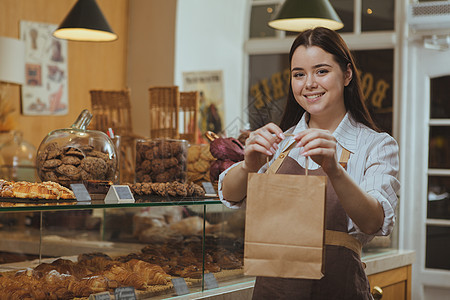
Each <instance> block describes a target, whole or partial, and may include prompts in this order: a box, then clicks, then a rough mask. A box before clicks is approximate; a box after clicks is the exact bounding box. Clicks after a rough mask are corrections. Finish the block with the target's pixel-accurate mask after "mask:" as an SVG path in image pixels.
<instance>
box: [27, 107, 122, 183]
mask: <svg viewBox="0 0 450 300" xmlns="http://www.w3.org/2000/svg"><path fill="white" fill-rule="evenodd" d="M91 119H92V114H91V113H90V112H89V111H88V110H87V109H85V110H83V111H82V112H81V114H80V115H79V116H78V118H77V120H76V121H75V123H73V124H72V126H71V127H70V128H65V129H57V130H54V131H52V132H50V133H49V134H48V135H47V136H46V137H45V138H44V139H43V140H42V142H41V144H40V146H39V148H38V152H37V156H36V167H37V170H38V175H39V178H40V179H41V180H42V181H54V182H57V183H59V184H61V185H63V186H66V187H70V184H72V183H82V182H83V181H86V180H105V181H114V179H115V178H117V174H116V170H117V154H116V149H115V147H114V144H113V142H112V141H111V139H110V138H109V137H108V136H107V135H106V134H105V133H103V132H101V131H97V130H87V129H86V128H87V126H88V125H89V123H90V121H91Z"/></svg>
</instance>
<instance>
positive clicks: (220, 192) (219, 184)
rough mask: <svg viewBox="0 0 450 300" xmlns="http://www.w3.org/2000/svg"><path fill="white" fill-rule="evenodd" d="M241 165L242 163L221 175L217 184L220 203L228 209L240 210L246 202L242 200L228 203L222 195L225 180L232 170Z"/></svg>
mask: <svg viewBox="0 0 450 300" xmlns="http://www.w3.org/2000/svg"><path fill="white" fill-rule="evenodd" d="M240 163H241V162H238V163H235V164H234V165H232V166H231V167H229V168H228V169H226V170H225V171H223V172H222V173H220V175H219V182H218V184H217V189H218V191H217V194H218V195H219V199H220V201H221V202H222V203H223V204H224V205H225V206H226V207H228V208H240V207H241V206H242V203H243V202H244V200H242V201H241V202H230V201H227V200H226V199H224V198H223V193H222V184H223V179H224V178H225V176H226V175H227V173H228V172H229V171H230V170H231V169H233V168H235V167H236V166H237V165H238V164H240Z"/></svg>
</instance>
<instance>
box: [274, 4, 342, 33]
mask: <svg viewBox="0 0 450 300" xmlns="http://www.w3.org/2000/svg"><path fill="white" fill-rule="evenodd" d="M269 26H270V27H273V28H275V29H279V30H285V31H297V32H298V31H303V30H306V29H310V28H314V27H319V26H321V27H326V28H329V29H332V30H338V29H341V28H342V27H344V24H343V23H342V21H341V19H340V18H339V16H338V15H337V13H336V11H335V10H334V9H333V6H331V4H330V2H328V0H286V1H285V2H284V3H283V5H282V6H281V7H280V9H279V10H278V12H277V14H276V16H275V18H274V19H273V20H272V21H270V22H269Z"/></svg>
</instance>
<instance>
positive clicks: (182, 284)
mask: <svg viewBox="0 0 450 300" xmlns="http://www.w3.org/2000/svg"><path fill="white" fill-rule="evenodd" d="M172 284H173V287H174V289H175V292H176V293H177V296H181V295H186V294H189V289H188V287H187V284H186V281H184V278H173V279H172Z"/></svg>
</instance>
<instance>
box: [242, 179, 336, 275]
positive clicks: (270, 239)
mask: <svg viewBox="0 0 450 300" xmlns="http://www.w3.org/2000/svg"><path fill="white" fill-rule="evenodd" d="M326 182H327V180H326V177H325V176H305V175H288V174H267V173H262V174H261V173H250V174H249V176H248V188H247V207H246V221H245V248H244V274H245V275H250V276H268V277H283V278H304V279H320V278H322V277H323V266H324V264H323V262H324V253H325V252H324V241H325V195H326V193H325V190H326Z"/></svg>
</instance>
